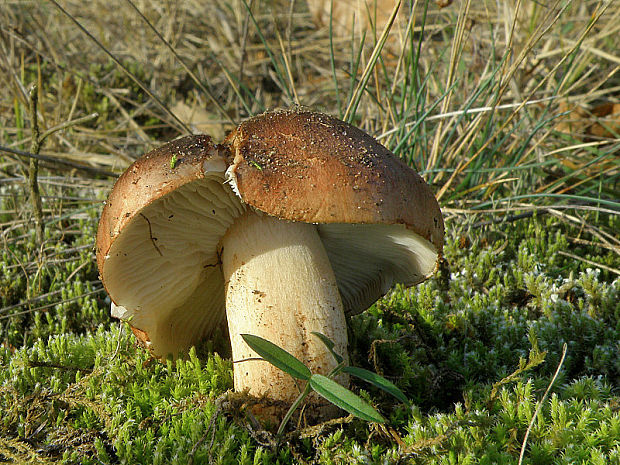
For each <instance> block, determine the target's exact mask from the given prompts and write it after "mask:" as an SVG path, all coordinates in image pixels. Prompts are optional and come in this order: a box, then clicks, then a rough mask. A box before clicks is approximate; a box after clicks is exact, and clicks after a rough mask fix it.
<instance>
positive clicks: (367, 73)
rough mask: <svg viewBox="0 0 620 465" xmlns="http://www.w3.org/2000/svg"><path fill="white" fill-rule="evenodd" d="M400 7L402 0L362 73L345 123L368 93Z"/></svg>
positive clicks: (393, 12) (347, 111) (344, 116)
mask: <svg viewBox="0 0 620 465" xmlns="http://www.w3.org/2000/svg"><path fill="white" fill-rule="evenodd" d="M400 5H401V0H399V1H398V3H396V5H395V6H394V9H393V10H392V14H391V15H390V18H389V19H388V22H387V24H386V25H385V28H384V29H383V32H382V33H381V36H380V37H379V40H378V41H377V44H376V45H375V47H374V49H373V51H372V53H371V54H370V58H369V59H368V64H367V65H366V68H365V69H364V71H363V72H362V75H361V77H360V79H359V81H358V83H357V87H356V88H355V90H354V91H353V94H352V95H351V99H350V100H349V104H348V106H347V109H346V110H345V112H344V115H343V116H342V119H343V120H345V121H349V120H350V119H351V117H352V116H353V113H354V112H355V110H356V109H357V106H358V104H359V101H360V99H361V98H362V95H363V93H364V92H365V91H366V85H367V84H368V80H369V79H370V77H371V75H372V72H373V69H374V67H375V65H376V63H377V59H378V58H379V55H380V54H381V51H382V50H383V46H384V45H385V41H386V40H387V37H388V35H389V34H390V30H391V29H392V25H393V24H394V20H395V19H396V14H397V13H398V10H399V8H400Z"/></svg>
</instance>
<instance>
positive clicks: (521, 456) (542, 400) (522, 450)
mask: <svg viewBox="0 0 620 465" xmlns="http://www.w3.org/2000/svg"><path fill="white" fill-rule="evenodd" d="M567 349H568V346H567V345H566V343H564V347H563V348H562V357H561V358H560V363H558V367H557V368H556V370H555V373H554V374H553V378H551V382H550V383H549V386H547V390H546V391H545V393H544V394H543V396H542V399H540V401H539V402H538V405H537V406H536V410H535V411H534V415H532V419H531V420H530V424H529V425H528V427H527V431H526V432H525V437H524V438H523V443H522V444H521V453H520V454H519V462H518V464H517V465H521V464H522V463H523V455H524V454H525V446H526V445H527V438H528V437H529V435H530V431H531V430H532V427H533V426H534V421H536V417H537V416H538V413H539V412H540V409H541V408H542V405H543V402H544V401H545V399H546V398H547V395H549V391H550V390H551V387H552V386H553V383H555V379H556V378H557V377H558V374H560V369H561V368H562V364H563V363H564V358H565V357H566V351H567Z"/></svg>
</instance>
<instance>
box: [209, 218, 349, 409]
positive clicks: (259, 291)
mask: <svg viewBox="0 0 620 465" xmlns="http://www.w3.org/2000/svg"><path fill="white" fill-rule="evenodd" d="M221 246H222V257H221V258H222V269H223V272H224V279H225V281H226V286H227V287H226V313H227V318H228V328H229V332H230V340H231V344H232V352H233V360H234V361H236V363H235V364H234V384H235V390H237V391H244V390H246V389H248V390H249V393H250V394H252V395H255V396H259V397H260V396H265V397H267V398H269V399H271V400H275V401H283V402H285V403H287V404H290V403H291V402H293V401H294V400H295V398H296V397H297V395H298V394H299V389H303V387H304V386H303V383H302V382H300V381H297V383H298V385H296V382H295V381H294V380H293V378H292V377H291V376H290V375H288V374H286V373H284V372H282V371H281V370H280V369H278V368H276V367H274V366H272V365H271V364H269V363H267V362H265V361H263V360H247V359H252V358H256V357H258V355H257V354H256V353H255V352H254V351H252V350H251V349H250V348H249V347H248V346H247V345H246V344H245V342H244V341H243V339H242V338H241V334H243V333H248V334H253V335H255V336H260V337H262V338H264V339H267V340H269V341H271V342H273V343H274V344H276V345H278V346H279V347H281V348H283V349H284V350H286V351H288V352H290V353H291V354H293V355H294V356H295V357H297V358H298V359H300V360H301V361H302V362H303V363H305V364H306V365H307V366H308V367H309V368H310V370H311V371H312V372H313V373H320V374H323V375H327V374H328V373H329V372H330V371H331V370H332V369H333V368H334V367H335V366H336V361H335V360H334V358H333V356H332V355H331V354H330V353H329V351H328V350H327V349H326V347H325V346H324V345H323V343H322V342H321V341H320V340H319V339H318V338H317V337H316V336H314V335H312V334H311V332H312V331H317V332H320V333H323V334H325V335H326V336H327V337H329V338H330V339H331V340H332V341H334V343H335V350H336V351H337V352H338V353H340V354H341V355H342V356H343V357H344V358H345V360H347V330H346V323H345V318H344V312H343V308H342V302H341V299H340V293H339V291H338V286H337V284H336V279H335V277H334V272H333V270H332V268H331V265H330V262H329V259H328V257H327V253H326V252H325V249H324V247H323V244H322V242H321V240H320V238H319V236H318V233H317V231H316V227H315V226H314V225H312V224H306V223H293V222H287V221H282V220H278V219H277V218H274V217H271V216H267V215H260V214H257V213H255V212H247V213H245V214H244V215H243V216H242V217H240V218H238V219H237V220H236V221H235V223H234V224H233V225H232V226H231V227H230V228H229V230H228V231H227V232H226V235H225V236H224V238H223V239H222V242H221ZM336 380H337V381H338V382H340V383H343V384H344V383H346V382H347V377H346V375H341V376H340V377H339V378H337V379H336ZM310 402H311V403H315V404H318V403H319V400H318V398H316V397H315V398H311V400H310Z"/></svg>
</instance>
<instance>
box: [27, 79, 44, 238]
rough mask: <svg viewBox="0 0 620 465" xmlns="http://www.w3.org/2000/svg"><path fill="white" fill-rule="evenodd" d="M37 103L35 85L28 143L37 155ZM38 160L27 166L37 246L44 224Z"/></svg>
mask: <svg viewBox="0 0 620 465" xmlns="http://www.w3.org/2000/svg"><path fill="white" fill-rule="evenodd" d="M38 101H39V92H38V87H37V86H36V84H35V85H34V86H32V89H31V90H30V126H31V130H32V141H31V143H30V151H31V152H32V153H34V154H37V155H38V154H39V151H40V150H41V137H40V134H39V120H38V116H37V103H38ZM38 176H39V160H37V159H36V158H31V159H30V164H29V166H28V188H29V190H30V202H31V203H32V211H33V213H34V220H35V231H36V239H37V244H42V243H43V236H44V234H45V224H44V223H43V207H42V205H41V193H40V192H39V183H38V179H37V178H38Z"/></svg>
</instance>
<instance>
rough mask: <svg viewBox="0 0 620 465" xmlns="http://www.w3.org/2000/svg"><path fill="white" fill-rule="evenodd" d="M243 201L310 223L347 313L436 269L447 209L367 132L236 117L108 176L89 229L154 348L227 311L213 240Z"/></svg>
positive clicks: (117, 292)
mask: <svg viewBox="0 0 620 465" xmlns="http://www.w3.org/2000/svg"><path fill="white" fill-rule="evenodd" d="M247 205H249V206H250V207H252V208H253V209H255V210H257V211H260V212H263V213H266V214H269V215H272V216H275V217H277V218H280V219H282V220H288V221H300V222H306V223H314V224H316V227H317V230H318V233H319V236H320V238H321V240H322V242H323V245H324V246H325V249H326V251H327V254H328V257H329V259H330V262H331V264H332V267H333V269H334V274H335V276H336V281H337V283H338V287H339V290H340V292H341V296H342V300H343V305H344V309H345V312H347V313H349V314H354V313H358V312H360V311H363V310H365V309H366V308H367V307H368V306H369V305H371V304H372V303H373V302H374V301H375V300H377V299H378V298H379V297H381V296H382V295H383V294H385V293H386V292H387V291H388V290H389V288H390V287H391V286H392V285H393V284H395V283H403V284H405V285H412V284H416V283H418V282H420V281H423V280H424V279H426V278H427V277H428V276H430V275H431V274H432V273H433V272H434V270H435V268H436V266H437V262H438V259H439V257H440V255H441V250H442V245H443V220H442V216H441V212H440V210H439V206H438V204H437V201H436V200H435V198H434V196H433V194H432V192H431V190H430V188H429V187H428V185H427V184H426V183H425V182H424V180H423V179H422V178H421V177H420V176H419V175H418V174H417V173H415V172H414V171H413V170H411V169H410V168H409V167H408V166H407V165H405V164H404V163H403V162H401V161H400V160H398V159H397V158H396V157H395V156H394V155H393V154H392V153H391V152H389V151H388V150H387V149H386V148H385V147H383V146H382V145H380V144H379V143H378V142H376V141H375V140H374V139H373V138H372V137H371V136H369V135H367V134H366V133H364V132H363V131H361V130H359V129H357V128H355V127H353V126H351V125H349V124H347V123H344V122H342V121H340V120H337V119H335V118H333V117H330V116H327V115H324V114H321V113H315V112H310V111H306V110H285V111H275V112H268V113H265V114H263V115H259V116H257V117H254V118H251V119H249V120H247V121H245V122H244V123H242V124H241V125H240V126H239V127H238V128H237V129H236V130H235V131H233V133H231V135H229V136H228V138H227V139H226V141H225V143H224V145H222V146H217V145H214V144H213V143H212V142H211V140H210V138H209V137H207V136H188V137H185V138H182V139H179V140H176V141H173V142H171V143H169V144H166V145H164V146H162V147H160V148H158V149H156V150H154V151H152V152H150V153H148V154H146V155H144V156H143V157H141V158H140V159H138V160H137V161H136V162H135V163H134V164H133V165H131V166H130V167H129V168H128V169H127V171H126V172H125V173H123V175H121V177H120V178H119V179H118V181H117V182H116V184H115V186H114V189H113V190H112V192H111V194H110V197H109V200H108V202H107V204H106V206H105V208H104V210H103V213H102V216H101V220H100V223H99V231H98V234H97V262H98V266H99V272H100V275H101V278H102V281H103V283H104V286H105V287H106V290H107V291H108V293H109V294H110V296H111V298H112V301H113V302H114V303H115V304H116V305H117V306H118V307H117V308H116V310H115V311H114V316H118V317H121V318H125V319H128V318H131V325H132V326H133V327H135V328H137V329H139V330H140V331H141V332H142V333H141V334H142V337H141V339H142V340H144V341H145V342H147V343H148V345H149V347H150V349H151V350H152V351H153V352H154V353H155V355H160V356H162V355H166V354H168V353H172V354H176V353H177V352H178V351H180V350H184V349H186V348H187V347H189V346H190V345H191V344H194V343H196V342H197V341H199V340H200V339H202V338H205V337H209V335H210V334H211V333H212V331H213V330H214V328H216V327H218V326H219V325H220V324H221V322H222V321H223V320H224V316H225V308H224V307H225V298H224V288H225V286H224V280H223V277H222V271H221V263H220V260H219V257H218V244H219V242H220V240H221V237H222V236H223V235H224V233H225V232H226V230H227V229H228V228H229V227H230V225H232V224H233V223H234V222H235V219H236V218H238V217H239V216H241V215H242V214H243V213H244V212H245V211H246V210H247Z"/></svg>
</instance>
